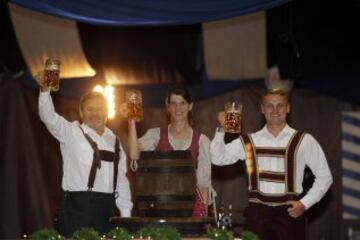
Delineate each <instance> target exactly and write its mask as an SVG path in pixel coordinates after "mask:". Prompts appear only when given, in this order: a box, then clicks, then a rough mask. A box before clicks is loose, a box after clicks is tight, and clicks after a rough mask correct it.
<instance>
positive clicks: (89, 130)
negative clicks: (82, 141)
mask: <svg viewBox="0 0 360 240" xmlns="http://www.w3.org/2000/svg"><path fill="white" fill-rule="evenodd" d="M80 126H81V128H82V129H83V131H84V133H91V134H96V135H98V136H100V137H103V136H106V135H112V131H111V130H110V129H109V128H108V127H106V126H105V128H104V132H103V134H102V135H99V134H98V133H97V132H96V131H95V130H94V129H92V128H91V127H89V126H88V125H86V124H84V123H82V124H81V125H80Z"/></svg>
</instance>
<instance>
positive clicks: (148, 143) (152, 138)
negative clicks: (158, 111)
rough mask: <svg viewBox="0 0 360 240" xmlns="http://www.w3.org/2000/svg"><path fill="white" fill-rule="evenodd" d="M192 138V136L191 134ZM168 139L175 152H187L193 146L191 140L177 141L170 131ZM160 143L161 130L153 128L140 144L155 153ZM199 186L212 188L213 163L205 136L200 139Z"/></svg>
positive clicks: (144, 148) (197, 175)
mask: <svg viewBox="0 0 360 240" xmlns="http://www.w3.org/2000/svg"><path fill="white" fill-rule="evenodd" d="M191 136H192V134H191ZM168 139H169V143H170V145H171V146H172V147H173V149H174V150H187V149H188V148H189V147H190V145H191V140H192V137H191V138H188V139H177V138H174V137H173V136H172V135H171V133H170V131H168ZM159 141H160V128H151V129H149V130H147V132H146V133H145V135H144V136H142V137H141V138H140V139H139V140H138V142H139V143H140V144H141V147H142V150H145V151H153V150H155V149H156V147H157V145H158V143H159ZM196 179H197V184H198V185H199V186H202V187H207V188H211V162H210V140H209V138H208V137H207V136H205V135H204V134H201V135H200V139H199V156H198V168H197V171H196Z"/></svg>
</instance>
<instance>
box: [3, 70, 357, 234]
mask: <svg viewBox="0 0 360 240" xmlns="http://www.w3.org/2000/svg"><path fill="white" fill-rule="evenodd" d="M9 80H10V81H9ZM0 87H1V89H0V91H1V94H0V113H1V114H0V123H1V124H0V133H1V136H2V138H1V140H0V141H1V144H0V150H1V153H2V156H1V162H0V164H1V165H0V166H1V168H0V169H1V175H0V176H1V181H0V187H1V188H0V190H1V193H2V194H1V204H0V208H1V209H0V218H1V222H0V238H14V237H19V236H20V235H21V234H24V233H26V234H29V233H30V232H32V231H33V230H36V229H39V228H42V227H51V226H52V218H53V217H54V216H55V213H56V210H57V207H58V203H59V201H60V194H61V182H60V181H61V175H62V173H61V159H60V152H59V145H58V143H57V142H56V141H55V140H54V138H53V137H52V136H51V135H50V134H49V133H48V132H47V130H46V129H45V127H44V125H43V124H42V123H41V122H40V120H39V117H38V110H37V96H38V92H37V91H33V90H26V91H24V89H22V87H21V85H20V84H19V82H18V80H15V79H11V78H10V77H7V78H6V77H5V78H4V77H2V78H1V85H0ZM263 91H264V90H263V87H262V86H258V85H253V86H248V87H243V88H239V89H234V90H233V91H232V92H230V93H228V94H223V95H219V96H216V97H213V98H209V99H206V100H202V101H198V102H196V103H195V106H194V122H195V128H196V129H198V130H200V131H202V132H203V133H205V134H206V135H207V136H209V137H210V138H212V137H213V133H214V129H215V127H216V126H217V123H216V112H217V111H219V110H221V109H222V108H223V104H224V102H226V101H227V100H231V99H238V100H240V101H241V102H242V103H243V105H244V108H243V111H244V112H243V122H242V124H243V129H244V131H246V132H252V131H256V130H258V129H259V128H260V127H262V125H263V120H262V116H261V114H260V112H259V104H260V96H261V93H262V92H263ZM54 101H55V105H56V109H57V111H58V112H59V113H60V114H62V115H64V116H65V117H66V118H67V119H69V120H75V119H77V118H78V113H77V101H76V100H67V99H65V98H60V97H59V96H57V95H56V94H54ZM358 109H359V106H357V105H353V104H350V103H346V102H341V101H338V100H336V99H334V98H330V97H326V96H323V95H319V94H317V93H315V92H312V91H309V90H301V89H296V90H294V92H293V93H292V96H291V114H290V118H289V121H290V123H291V125H292V126H293V127H295V128H298V129H300V130H302V131H306V132H310V133H311V134H313V135H314V136H315V138H316V139H317V140H318V141H319V142H320V144H321V145H322V146H323V148H324V151H325V153H326V156H327V157H328V161H329V164H330V168H331V171H332V173H333V175H334V185H333V187H332V188H331V191H330V192H329V194H328V195H327V196H326V198H325V200H323V201H322V202H321V203H320V204H318V205H316V206H315V207H313V208H312V209H311V210H310V211H308V212H307V216H308V224H307V232H308V236H309V238H308V239H313V240H318V239H333V240H337V239H340V229H341V228H340V226H341V225H342V220H341V145H340V117H341V112H342V111H345V110H346V111H347V110H358ZM163 124H166V120H165V114H164V110H163V108H146V109H145V118H144V121H142V122H141V123H140V124H139V129H138V130H139V133H138V134H139V135H140V136H141V135H142V134H143V133H144V132H145V130H146V129H148V128H150V127H155V126H159V125H163ZM109 125H110V127H111V128H112V129H114V131H115V132H117V133H118V134H119V135H120V136H121V140H122V142H123V144H124V146H125V148H126V147H127V146H126V136H127V134H126V133H127V129H126V122H125V121H124V119H115V120H112V121H111V122H109ZM213 185H214V187H215V189H216V190H217V192H218V203H219V202H221V201H224V203H225V204H232V205H233V206H234V215H235V216H234V219H235V221H236V224H238V223H241V222H242V211H243V209H244V207H245V206H246V198H247V196H246V177H245V173H244V166H243V163H240V162H239V163H237V164H235V165H232V166H227V167H214V168H213Z"/></svg>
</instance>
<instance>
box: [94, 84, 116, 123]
mask: <svg viewBox="0 0 360 240" xmlns="http://www.w3.org/2000/svg"><path fill="white" fill-rule="evenodd" d="M93 91H94V92H99V93H102V94H103V95H104V96H105V98H106V100H107V107H108V118H109V119H112V118H114V117H115V115H116V111H115V94H114V87H113V86H111V85H106V86H105V87H103V86H101V85H96V86H95V87H94V89H93Z"/></svg>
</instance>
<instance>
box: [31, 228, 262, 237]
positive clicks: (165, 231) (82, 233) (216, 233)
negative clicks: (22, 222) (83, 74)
mask: <svg viewBox="0 0 360 240" xmlns="http://www.w3.org/2000/svg"><path fill="white" fill-rule="evenodd" d="M135 237H137V238H140V239H148V238H150V239H151V240H180V239H181V237H180V234H179V232H178V231H177V230H176V228H174V227H170V226H164V227H161V226H146V227H143V228H141V229H139V230H138V231H137V232H136V234H135ZM207 237H208V238H210V239H211V240H234V235H233V233H232V232H231V231H229V230H226V229H220V228H211V229H210V230H209V231H208V234H207ZM107 238H108V239H121V240H131V239H132V238H133V236H132V235H131V234H130V233H129V232H128V231H127V230H126V229H124V228H121V227H116V228H113V229H111V230H110V231H109V232H108V234H107ZM30 239H33V240H64V239H65V238H64V237H63V236H61V235H60V234H59V233H58V232H57V231H55V230H53V229H41V230H38V231H36V232H34V233H33V234H32V235H31V236H30ZM72 239H75V240H100V239H101V237H100V235H99V233H98V232H96V231H95V230H94V229H93V228H81V229H80V230H77V231H76V232H74V234H73V235H72ZM241 239H242V240H260V239H259V237H258V236H257V235H256V234H254V233H253V232H250V231H243V232H242V233H241Z"/></svg>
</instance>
